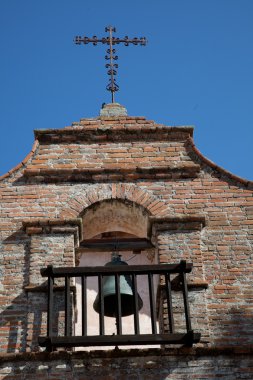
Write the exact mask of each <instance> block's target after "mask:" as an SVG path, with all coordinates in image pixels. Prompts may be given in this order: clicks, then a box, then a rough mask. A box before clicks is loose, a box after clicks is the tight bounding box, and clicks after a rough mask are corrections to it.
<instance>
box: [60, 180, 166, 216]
mask: <svg viewBox="0 0 253 380" xmlns="http://www.w3.org/2000/svg"><path fill="white" fill-rule="evenodd" d="M107 199H118V200H120V199H121V200H127V201H130V202H134V203H136V204H138V205H140V206H142V207H144V208H145V209H146V210H147V211H148V212H149V213H150V214H151V215H153V216H155V215H163V214H167V213H168V205H167V204H166V203H165V202H163V201H162V200H161V199H159V198H158V197H155V196H154V195H153V194H152V193H151V191H149V190H144V189H141V188H140V187H138V186H136V185H132V184H124V183H113V184H109V185H100V184H99V185H94V186H92V187H91V188H89V189H88V190H87V191H83V192H81V193H79V194H75V195H73V196H72V197H71V198H70V200H69V201H68V202H66V204H65V207H64V209H63V210H62V211H61V213H60V215H59V217H60V218H66V217H67V218H68V217H79V216H80V214H81V213H82V212H83V211H84V210H85V209H86V208H87V207H89V206H91V205H92V204H95V203H97V202H101V201H104V200H107Z"/></svg>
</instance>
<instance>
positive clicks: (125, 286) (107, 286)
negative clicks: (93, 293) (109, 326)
mask: <svg viewBox="0 0 253 380" xmlns="http://www.w3.org/2000/svg"><path fill="white" fill-rule="evenodd" d="M114 265H128V264H127V263H126V262H125V261H121V258H120V256H119V255H116V256H115V255H114V256H112V260H111V261H110V262H109V263H107V264H105V266H114ZM102 286H103V293H104V315H105V316H107V317H116V315H117V298H116V286H115V276H105V277H104V278H103V285H102ZM137 296H138V304H137V308H138V310H140V309H141V308H142V306H143V302H142V299H141V297H140V296H139V294H137ZM120 298H121V315H122V317H126V316H127V315H132V314H134V295H133V289H132V281H131V278H130V276H129V275H122V276H120ZM99 306H100V303H99V294H98V295H97V297H96V299H95V301H94V303H93V308H94V310H95V311H96V312H97V313H100V307H99Z"/></svg>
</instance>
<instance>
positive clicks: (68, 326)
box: [65, 276, 71, 336]
mask: <svg viewBox="0 0 253 380" xmlns="http://www.w3.org/2000/svg"><path fill="white" fill-rule="evenodd" d="M70 330H71V318H70V278H69V276H65V336H70Z"/></svg>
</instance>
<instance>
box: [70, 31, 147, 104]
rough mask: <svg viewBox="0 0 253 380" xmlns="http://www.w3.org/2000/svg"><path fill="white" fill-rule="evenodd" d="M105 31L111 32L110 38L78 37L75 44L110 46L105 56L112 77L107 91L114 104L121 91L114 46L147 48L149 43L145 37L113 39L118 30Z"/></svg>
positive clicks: (108, 72)
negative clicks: (117, 93) (118, 83)
mask: <svg viewBox="0 0 253 380" xmlns="http://www.w3.org/2000/svg"><path fill="white" fill-rule="evenodd" d="M105 31H106V32H109V36H108V37H103V38H101V39H99V38H97V36H93V37H92V38H89V37H81V36H76V38H75V40H74V42H75V43H76V44H77V45H81V43H83V44H85V45H86V44H88V43H90V42H91V43H93V45H94V46H96V45H97V44H98V43H99V42H101V43H102V44H106V45H109V49H107V50H106V53H107V54H106V56H105V59H106V60H108V61H110V63H107V64H106V65H105V67H106V68H107V69H109V70H108V71H107V74H108V75H109V76H110V79H109V84H108V85H107V87H106V89H107V90H108V91H111V94H112V103H114V93H115V92H116V91H118V90H119V86H118V85H117V83H116V79H115V75H116V74H117V70H116V69H117V68H118V64H117V63H114V61H116V60H117V59H118V56H117V55H115V52H116V50H115V49H114V48H113V46H114V45H118V44H120V43H123V44H124V45H125V46H128V45H129V44H133V45H138V44H140V45H142V46H145V45H146V43H147V40H146V38H145V37H141V38H136V37H135V38H132V39H130V38H128V36H125V37H124V38H116V37H113V35H112V33H113V32H116V28H114V27H112V26H108V27H106V28H105Z"/></svg>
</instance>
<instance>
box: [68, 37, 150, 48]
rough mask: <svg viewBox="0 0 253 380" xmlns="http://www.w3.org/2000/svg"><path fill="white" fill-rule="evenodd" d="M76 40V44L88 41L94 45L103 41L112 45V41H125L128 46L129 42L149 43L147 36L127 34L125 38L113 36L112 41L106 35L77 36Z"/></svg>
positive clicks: (115, 43)
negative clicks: (130, 35) (102, 36)
mask: <svg viewBox="0 0 253 380" xmlns="http://www.w3.org/2000/svg"><path fill="white" fill-rule="evenodd" d="M74 42H75V44H76V45H81V44H82V43H83V44H85V45H86V44H88V43H93V45H97V44H98V43H99V42H101V43H102V44H107V45H110V42H111V43H112V45H117V44H119V43H124V45H125V46H128V45H129V44H133V45H138V44H140V45H142V46H145V45H146V44H147V40H146V38H145V37H141V38H136V37H135V38H128V36H126V37H125V38H116V37H112V39H111V41H110V37H104V38H100V39H99V38H97V36H93V37H92V38H89V37H81V36H76V38H75V39H74Z"/></svg>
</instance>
